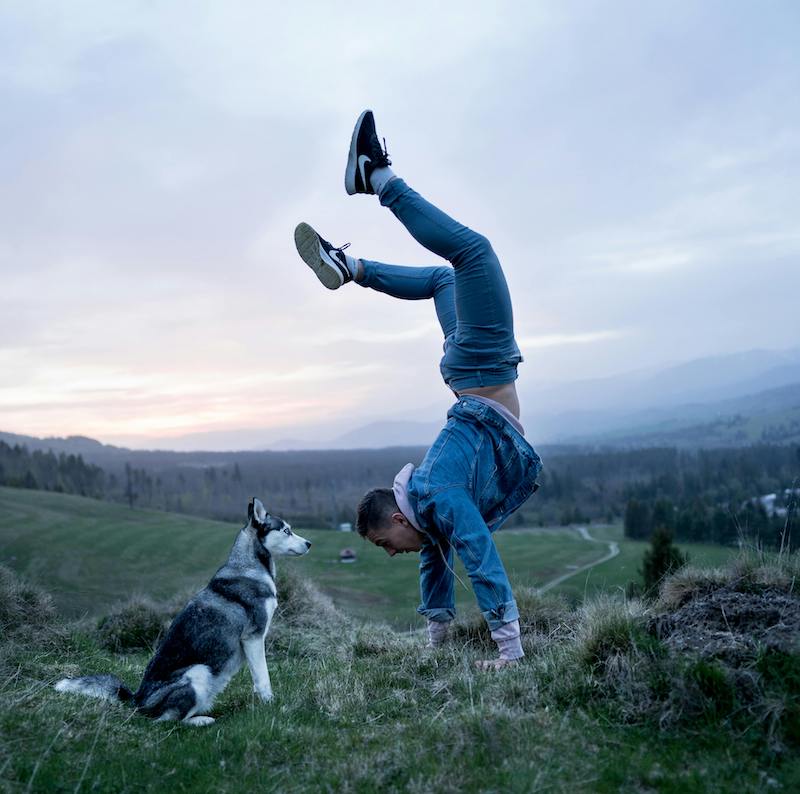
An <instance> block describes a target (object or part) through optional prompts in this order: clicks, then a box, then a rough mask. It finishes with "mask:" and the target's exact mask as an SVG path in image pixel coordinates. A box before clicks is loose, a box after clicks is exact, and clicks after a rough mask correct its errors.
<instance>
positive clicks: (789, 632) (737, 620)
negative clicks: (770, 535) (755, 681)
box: [650, 585, 800, 667]
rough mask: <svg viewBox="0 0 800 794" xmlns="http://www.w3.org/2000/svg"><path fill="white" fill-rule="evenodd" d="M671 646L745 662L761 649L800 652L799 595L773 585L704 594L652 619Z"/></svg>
mask: <svg viewBox="0 0 800 794" xmlns="http://www.w3.org/2000/svg"><path fill="white" fill-rule="evenodd" d="M650 630H651V631H652V633H654V634H655V635H656V636H657V637H658V638H659V639H661V640H663V641H664V643H665V644H666V645H667V647H668V648H670V650H672V651H677V652H689V653H693V654H695V655H699V656H701V657H704V658H710V657H713V658H717V659H720V660H722V661H725V662H727V663H728V664H729V665H731V666H734V667H736V666H740V665H741V664H742V663H745V662H746V661H747V660H750V659H752V658H753V657H754V655H755V654H756V653H758V652H759V650H763V649H770V650H777V651H782V652H784V653H797V652H800V598H798V596H797V595H794V594H792V593H787V592H786V591H784V590H780V589H777V588H772V587H764V588H759V589H754V590H752V591H748V592H739V591H738V590H736V589H734V588H733V587H731V586H730V585H727V586H722V587H720V588H718V589H716V590H713V591H711V592H706V593H703V594H702V595H698V596H696V597H695V598H693V599H692V600H691V601H689V602H688V603H686V604H684V605H683V606H682V607H680V608H679V609H677V610H675V611H674V612H670V613H669V614H665V615H659V616H657V617H655V618H653V619H652V620H651V621H650Z"/></svg>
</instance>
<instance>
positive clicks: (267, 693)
mask: <svg viewBox="0 0 800 794" xmlns="http://www.w3.org/2000/svg"><path fill="white" fill-rule="evenodd" d="M253 692H255V693H256V695H258V697H259V698H260V700H261V702H262V703H269V702H270V700H272V690H271V689H253Z"/></svg>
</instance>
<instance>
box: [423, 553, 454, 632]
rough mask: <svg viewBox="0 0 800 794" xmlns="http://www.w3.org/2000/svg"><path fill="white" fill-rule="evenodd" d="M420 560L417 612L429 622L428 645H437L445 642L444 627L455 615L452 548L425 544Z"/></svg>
mask: <svg viewBox="0 0 800 794" xmlns="http://www.w3.org/2000/svg"><path fill="white" fill-rule="evenodd" d="M420 558H421V559H420V563H419V590H420V596H421V598H422V603H421V604H420V605H419V608H418V609H417V612H419V613H420V615H425V617H426V618H428V622H429V626H430V628H429V630H428V636H429V639H430V641H431V644H432V645H439V644H441V643H442V642H443V641H444V635H445V634H446V629H445V627H446V626H447V625H448V624H449V623H450V621H452V620H453V618H454V617H455V614H456V608H455V594H454V592H453V591H454V587H453V571H452V568H453V548H452V546H451V545H450V544H449V543H448V542H447V541H441V542H440V543H439V545H437V544H436V543H434V541H433V540H426V542H425V543H423V545H422V548H421V549H420ZM448 566H449V567H448ZM431 624H436V625H432V626H431Z"/></svg>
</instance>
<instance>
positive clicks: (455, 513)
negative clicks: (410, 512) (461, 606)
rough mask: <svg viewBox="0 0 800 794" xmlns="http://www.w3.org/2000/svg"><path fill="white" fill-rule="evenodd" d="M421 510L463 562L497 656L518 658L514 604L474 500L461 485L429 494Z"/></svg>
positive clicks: (516, 621) (504, 575)
mask: <svg viewBox="0 0 800 794" xmlns="http://www.w3.org/2000/svg"><path fill="white" fill-rule="evenodd" d="M425 512H426V516H427V517H428V519H429V520H431V521H432V522H433V523H434V524H435V526H436V527H437V528H438V529H439V531H440V532H441V533H442V534H444V535H445V536H446V537H448V538H449V540H450V543H451V544H452V547H453V548H455V550H456V553H457V554H458V556H459V557H460V559H461V561H462V562H463V563H464V568H465V569H466V571H467V574H468V575H469V578H470V580H471V582H472V589H473V590H474V592H475V597H476V598H477V600H478V606H479V607H480V610H481V612H482V613H483V616H484V618H486V622H487V623H488V624H489V628H490V629H491V631H492V638H493V639H494V640H495V642H496V643H497V645H498V649H499V651H500V657H501V659H504V660H505V662H508V661H513V660H515V659H518V658H521V657H522V656H523V655H524V654H523V652H522V646H521V644H520V641H519V611H518V609H517V604H516V601H514V596H513V594H512V592H511V584H510V583H509V581H508V576H507V575H506V571H505V568H504V567H503V562H502V560H501V559H500V555H499V554H498V553H497V548H496V547H495V545H494V540H493V539H492V535H491V533H490V532H489V528H488V527H487V526H486V522H485V521H484V520H483V517H482V516H481V514H480V511H479V510H478V508H477V507H476V505H475V503H474V502H473V501H472V499H471V498H470V496H469V494H467V493H466V492H465V491H464V490H463V489H462V488H458V487H454V488H446V489H443V490H441V491H439V492H438V493H436V494H435V495H433V496H432V497H431V498H430V501H429V504H428V505H425Z"/></svg>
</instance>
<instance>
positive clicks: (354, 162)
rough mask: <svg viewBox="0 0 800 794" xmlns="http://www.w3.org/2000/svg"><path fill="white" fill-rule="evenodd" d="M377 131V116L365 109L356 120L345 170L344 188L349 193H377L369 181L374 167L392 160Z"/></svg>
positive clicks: (388, 163) (383, 165)
mask: <svg viewBox="0 0 800 794" xmlns="http://www.w3.org/2000/svg"><path fill="white" fill-rule="evenodd" d="M383 144H384V145H383V146H381V142H380V141H379V140H378V133H377V132H375V116H373V115H372V111H371V110H365V111H364V112H363V113H362V114H361V115H360V116H359V117H358V121H357V122H356V126H355V129H354V130H353V137H352V139H351V140H350V153H349V154H348V155H347V168H346V169H345V172H344V189H345V190H346V191H347V192H348V194H349V195H351V196H354V195H355V194H356V193H369V194H372V195H375V191H374V190H373V189H372V185H371V184H370V182H369V177H370V174H372V171H373V169H375V168H383V167H385V166H390V165H391V164H392V161H391V160H390V159H389V153H388V152H387V151H386V141H385V140H384V142H383Z"/></svg>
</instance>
